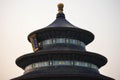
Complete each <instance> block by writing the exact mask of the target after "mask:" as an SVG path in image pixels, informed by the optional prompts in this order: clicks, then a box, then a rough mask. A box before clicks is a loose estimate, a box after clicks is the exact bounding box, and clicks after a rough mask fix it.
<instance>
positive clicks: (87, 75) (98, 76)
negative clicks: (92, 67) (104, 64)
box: [11, 74, 115, 80]
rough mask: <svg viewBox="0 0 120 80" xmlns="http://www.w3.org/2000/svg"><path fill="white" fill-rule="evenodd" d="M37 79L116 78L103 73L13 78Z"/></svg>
mask: <svg viewBox="0 0 120 80" xmlns="http://www.w3.org/2000/svg"><path fill="white" fill-rule="evenodd" d="M28 79H29V80H36V79H42V80H47V79H52V80H53V79H57V80H58V79H60V80H61V79H70V80H72V79H73V80H75V79H76V80H79V79H82V80H89V79H92V80H115V79H113V78H110V77H107V76H104V75H102V74H26V75H22V76H20V77H17V78H14V79H11V80H28Z"/></svg>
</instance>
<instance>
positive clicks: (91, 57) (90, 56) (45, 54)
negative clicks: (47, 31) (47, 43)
mask: <svg viewBox="0 0 120 80" xmlns="http://www.w3.org/2000/svg"><path fill="white" fill-rule="evenodd" d="M53 55H60V56H64V55H73V56H74V55H75V56H77V57H75V59H77V60H80V61H86V62H90V63H93V64H95V65H97V66H98V67H99V68H100V67H101V66H103V65H105V64H106V63H107V59H106V58H105V57H104V56H102V55H99V54H96V53H93V52H83V51H79V50H63V49H62V50H45V51H44V50H41V51H39V52H36V53H35V54H33V53H31V54H26V55H23V56H21V57H19V58H18V59H17V60H16V64H17V65H18V66H19V67H21V68H23V69H24V68H25V66H27V65H29V64H32V63H35V62H39V61H41V59H43V58H45V59H46V60H48V59H50V56H53ZM64 58H65V59H66V58H67V57H64ZM71 59H74V58H71Z"/></svg>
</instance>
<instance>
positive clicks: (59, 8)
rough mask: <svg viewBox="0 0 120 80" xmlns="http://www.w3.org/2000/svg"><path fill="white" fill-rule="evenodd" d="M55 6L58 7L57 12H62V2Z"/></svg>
mask: <svg viewBox="0 0 120 80" xmlns="http://www.w3.org/2000/svg"><path fill="white" fill-rule="evenodd" d="M57 7H58V12H59V13H62V12H63V7H64V4H63V3H59V4H58V5H57Z"/></svg>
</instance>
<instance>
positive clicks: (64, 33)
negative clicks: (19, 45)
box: [28, 6, 94, 45]
mask: <svg viewBox="0 0 120 80" xmlns="http://www.w3.org/2000/svg"><path fill="white" fill-rule="evenodd" d="M62 10H63V9H62ZM62 10H59V6H58V11H59V12H58V14H57V16H56V19H55V21H53V22H52V23H51V24H50V25H48V26H47V27H45V28H42V29H39V30H36V31H34V32H32V33H30V34H29V36H28V40H29V41H30V39H29V37H30V36H31V35H33V34H36V36H37V41H38V42H41V41H43V40H46V39H50V38H72V39H77V40H80V41H82V42H84V43H85V44H86V45H87V44H89V43H90V42H92V41H93V39H94V35H93V34H92V33H91V32H89V31H87V30H83V29H81V28H78V27H76V26H74V25H73V24H71V23H70V22H69V21H67V20H66V19H65V15H64V13H63V12H62Z"/></svg>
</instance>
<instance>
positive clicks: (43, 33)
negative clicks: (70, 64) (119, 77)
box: [28, 26, 94, 45]
mask: <svg viewBox="0 0 120 80" xmlns="http://www.w3.org/2000/svg"><path fill="white" fill-rule="evenodd" d="M61 31H64V32H67V31H69V32H70V33H69V35H67V33H65V34H62V32H61ZM57 32H61V34H62V35H63V36H66V37H70V36H71V37H73V38H75V39H77V40H81V39H82V41H83V42H84V43H85V44H86V45H87V44H89V43H90V42H92V41H93V40H94V35H93V34H92V33H91V32H89V31H87V30H83V29H80V28H73V27H61V26H57V27H46V28H43V29H39V30H37V31H34V32H32V33H30V34H29V35H28V40H29V41H30V39H29V37H30V36H31V35H32V34H36V35H37V37H38V38H41V39H38V40H45V39H48V38H57V36H58V35H56V33H57ZM47 36H48V37H47Z"/></svg>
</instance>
